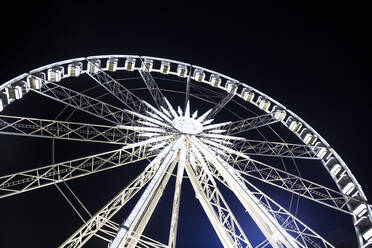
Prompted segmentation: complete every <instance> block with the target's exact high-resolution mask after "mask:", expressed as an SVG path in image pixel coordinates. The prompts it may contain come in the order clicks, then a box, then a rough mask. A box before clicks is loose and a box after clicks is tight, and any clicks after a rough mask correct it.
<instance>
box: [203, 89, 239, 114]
mask: <svg viewBox="0 0 372 248" xmlns="http://www.w3.org/2000/svg"><path fill="white" fill-rule="evenodd" d="M235 87H236V86H235ZM234 95H235V88H234V89H232V90H231V91H230V92H229V93H228V94H227V95H226V96H225V97H224V98H222V99H221V100H220V101H219V102H218V103H217V104H216V106H214V107H213V108H212V111H211V112H210V113H209V114H208V116H207V118H206V119H207V120H208V119H212V118H214V116H216V115H217V114H218V113H219V112H220V111H221V110H222V109H223V107H225V106H226V104H228V103H229V102H230V100H231V99H233V97H234Z"/></svg>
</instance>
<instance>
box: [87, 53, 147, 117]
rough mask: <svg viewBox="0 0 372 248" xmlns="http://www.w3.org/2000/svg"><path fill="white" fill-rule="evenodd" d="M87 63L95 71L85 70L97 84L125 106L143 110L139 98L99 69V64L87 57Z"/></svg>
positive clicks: (138, 110)
mask: <svg viewBox="0 0 372 248" xmlns="http://www.w3.org/2000/svg"><path fill="white" fill-rule="evenodd" d="M87 61H88V64H89V65H90V66H94V67H95V70H93V71H95V73H91V72H89V71H87V74H88V75H89V76H90V77H91V78H92V79H93V80H95V81H96V82H97V83H98V84H100V85H101V86H102V87H103V88H105V89H106V90H107V91H108V92H109V93H110V94H111V95H113V96H114V97H115V98H116V99H118V100H119V101H120V102H122V103H123V104H124V105H125V106H127V107H128V108H129V109H130V110H132V111H136V112H143V111H144V109H145V106H144V105H143V104H142V102H141V100H140V99H139V98H138V97H137V96H136V95H134V94H133V93H132V92H131V91H129V90H128V89H127V88H125V87H124V86H123V85H122V84H120V83H119V82H118V81H116V80H115V79H114V78H112V77H111V76H110V75H108V74H107V73H106V72H105V71H103V70H102V69H101V67H100V66H99V65H97V64H96V63H94V62H92V61H90V60H89V59H87Z"/></svg>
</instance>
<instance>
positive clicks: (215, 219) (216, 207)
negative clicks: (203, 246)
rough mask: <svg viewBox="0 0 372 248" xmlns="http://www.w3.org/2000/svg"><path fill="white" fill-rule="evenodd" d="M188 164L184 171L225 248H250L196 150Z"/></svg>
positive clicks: (193, 151)
mask: <svg viewBox="0 0 372 248" xmlns="http://www.w3.org/2000/svg"><path fill="white" fill-rule="evenodd" d="M189 158H190V159H189V161H190V164H186V166H185V169H186V172H187V175H188V176H189V179H190V182H191V185H192V186H193V188H194V191H195V194H196V197H197V198H198V200H199V202H200V204H201V205H202V207H203V209H204V211H205V213H206V214H207V216H208V218H209V220H210V222H211V224H212V226H213V228H214V230H215V231H216V233H217V235H218V237H219V239H220V241H221V243H222V245H223V246H224V247H225V248H230V247H234V248H241V247H244V248H246V247H249V248H252V245H251V244H250V242H249V240H248V238H247V237H246V235H245V233H244V231H243V230H242V228H241V227H240V225H239V223H238V221H237V220H236V218H235V216H234V215H233V213H232V212H231V209H230V208H229V206H228V205H227V203H226V201H225V200H224V198H223V196H222V195H221V193H220V192H219V190H218V188H217V185H216V182H215V181H214V178H213V176H212V174H211V173H210V171H209V170H208V168H207V167H206V164H205V161H204V158H203V157H202V155H201V154H200V153H199V152H198V150H197V149H195V148H192V153H191V154H189Z"/></svg>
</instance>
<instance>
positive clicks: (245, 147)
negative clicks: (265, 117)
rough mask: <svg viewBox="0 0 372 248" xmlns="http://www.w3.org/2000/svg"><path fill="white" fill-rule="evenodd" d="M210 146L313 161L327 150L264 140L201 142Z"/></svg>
mask: <svg viewBox="0 0 372 248" xmlns="http://www.w3.org/2000/svg"><path fill="white" fill-rule="evenodd" d="M203 141H205V142H206V143H208V144H209V145H211V146H214V147H216V148H219V147H220V148H221V149H225V148H227V147H229V148H230V147H231V148H232V149H234V150H236V151H237V152H240V153H244V154H246V155H256V156H268V157H281V158H296V159H313V160H320V159H321V158H320V157H319V156H318V154H320V153H322V152H323V151H327V150H328V148H325V147H322V146H311V145H304V144H291V143H283V142H270V141H264V140H250V139H239V140H231V141H229V143H226V144H225V145H222V144H220V143H217V142H214V141H210V140H205V139H204V140H203Z"/></svg>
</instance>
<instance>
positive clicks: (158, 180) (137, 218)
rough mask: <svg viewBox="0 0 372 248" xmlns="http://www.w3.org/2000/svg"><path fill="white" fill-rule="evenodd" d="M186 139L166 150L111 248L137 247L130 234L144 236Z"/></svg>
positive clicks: (174, 143) (181, 138) (183, 137)
mask: <svg viewBox="0 0 372 248" xmlns="http://www.w3.org/2000/svg"><path fill="white" fill-rule="evenodd" d="M184 139H185V136H180V137H179V138H178V139H177V140H176V141H175V142H173V143H172V144H170V145H169V146H168V147H167V148H166V151H167V152H166V153H165V155H164V159H162V160H161V163H160V165H159V169H157V171H156V173H155V175H154V177H153V178H152V179H151V182H150V183H149V184H148V186H147V187H146V189H145V191H144V192H143V194H142V195H141V198H140V199H139V200H138V201H137V204H136V206H135V207H134V208H133V210H132V211H131V213H130V214H129V216H128V218H126V219H125V220H124V222H123V224H122V226H121V227H120V228H119V231H118V233H117V234H116V236H115V238H114V240H113V241H112V243H111V244H110V245H109V248H119V247H128V248H129V247H131V248H132V247H133V248H134V247H136V244H137V242H136V241H135V240H131V237H130V233H131V232H135V233H139V234H140V235H142V232H143V230H144V229H145V227H146V225H147V222H148V220H149V219H150V217H151V215H152V213H153V211H154V209H155V207H156V205H157V203H158V201H159V199H160V197H161V195H162V194H163V190H164V188H165V186H166V184H167V183H168V180H169V177H170V174H171V172H172V171H173V169H174V166H175V164H176V163H177V159H176V156H177V153H178V150H179V148H180V145H181V144H182V142H183V141H184Z"/></svg>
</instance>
